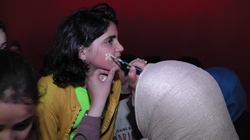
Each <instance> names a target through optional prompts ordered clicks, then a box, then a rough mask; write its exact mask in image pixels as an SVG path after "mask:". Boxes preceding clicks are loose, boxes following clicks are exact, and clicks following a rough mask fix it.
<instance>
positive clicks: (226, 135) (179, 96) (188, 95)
mask: <svg viewBox="0 0 250 140" xmlns="http://www.w3.org/2000/svg"><path fill="white" fill-rule="evenodd" d="M135 113H136V121H137V124H138V128H139V130H140V131H141V133H142V135H143V137H144V138H146V139H149V140H178V139H184V140H200V139H203V140H204V139H205V140H222V139H223V140H237V139H238V136H237V134H236V131H235V129H234V126H233V123H232V121H231V119H230V116H229V113H228V111H227V107H226V104H225V101H224V99H223V96H222V93H221V91H220V88H219V86H218V84H217V83H216V81H215V80H214V79H213V77H212V76H211V75H210V74H208V73H207V72H206V71H204V70H203V69H200V68H197V67H196V66H194V65H192V64H188V63H184V62H179V61H162V62H158V63H156V64H148V65H147V66H146V67H145V68H144V70H143V72H142V73H141V75H140V77H139V80H138V83H137V86H136V93H135Z"/></svg>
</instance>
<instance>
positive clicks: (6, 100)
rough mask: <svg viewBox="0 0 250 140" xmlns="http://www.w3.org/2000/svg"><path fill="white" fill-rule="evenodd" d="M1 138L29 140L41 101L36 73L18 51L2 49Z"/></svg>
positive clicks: (0, 82)
mask: <svg viewBox="0 0 250 140" xmlns="http://www.w3.org/2000/svg"><path fill="white" fill-rule="evenodd" d="M0 67H1V69H0V110H1V113H0V139H20V140H23V139H26V138H27V137H28V135H29V134H30V131H31V128H32V126H33V120H34V116H35V105H36V104H37V102H38V91H37V86H36V80H35V75H34V70H33V69H32V67H31V66H30V65H29V64H28V63H27V61H26V60H25V59H24V58H23V57H22V56H21V55H19V54H17V53H16V52H12V51H6V50H0Z"/></svg>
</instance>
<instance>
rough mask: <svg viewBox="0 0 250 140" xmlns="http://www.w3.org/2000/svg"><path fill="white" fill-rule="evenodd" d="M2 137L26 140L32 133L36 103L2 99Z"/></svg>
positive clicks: (0, 103)
mask: <svg viewBox="0 0 250 140" xmlns="http://www.w3.org/2000/svg"><path fill="white" fill-rule="evenodd" d="M0 110H1V112H4V113H0V139H4V140H13V139H15V140H25V139H26V138H27V136H28V135H29V133H30V130H31V128H32V124H33V116H34V114H35V105H25V104H23V103H13V102H3V101H0Z"/></svg>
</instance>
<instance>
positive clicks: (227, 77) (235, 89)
mask: <svg viewBox="0 0 250 140" xmlns="http://www.w3.org/2000/svg"><path fill="white" fill-rule="evenodd" d="M206 71H207V72H208V73H209V74H211V75H212V76H213V77H214V79H215V80H216V81H217V83H218V84H219V86H220V89H221V91H222V94H223V96H224V99H225V102H226V105H227V109H228V111H229V114H230V116H231V119H232V121H233V122H235V121H236V120H237V119H238V118H239V117H240V116H241V115H242V114H243V112H244V111H246V109H247V101H246V93H245V91H244V89H243V87H242V85H241V83H240V80H239V78H238V76H237V75H236V74H235V73H234V72H233V71H232V70H230V69H227V68H223V67H213V68H209V69H207V70H206Z"/></svg>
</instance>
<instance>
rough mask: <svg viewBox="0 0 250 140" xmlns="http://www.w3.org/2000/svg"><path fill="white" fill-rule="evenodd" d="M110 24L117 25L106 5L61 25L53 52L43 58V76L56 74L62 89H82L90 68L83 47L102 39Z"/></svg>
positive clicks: (79, 13) (86, 10)
mask: <svg viewBox="0 0 250 140" xmlns="http://www.w3.org/2000/svg"><path fill="white" fill-rule="evenodd" d="M110 22H114V23H115V24H116V25H118V21H117V19H116V13H115V11H114V10H113V9H112V8H111V7H110V6H109V5H108V4H106V3H100V4H97V5H95V6H93V7H91V8H80V9H78V10H77V11H75V12H73V13H72V14H71V15H69V16H67V17H65V18H64V19H63V20H62V22H61V23H60V24H59V27H58V29H57V32H56V37H55V41H54V45H53V48H52V50H51V51H50V52H49V53H48V54H47V55H46V56H45V57H44V62H43V67H42V69H41V70H40V73H41V74H42V75H43V76H47V75H49V74H53V80H54V83H55V84H57V85H58V86H60V87H66V86H68V85H82V84H83V83H84V81H85V78H86V75H87V72H88V71H89V65H88V63H86V62H85V61H82V60H81V59H80V58H79V49H80V47H85V48H88V47H90V45H91V44H92V43H93V41H94V40H95V39H97V38H98V37H100V36H101V35H103V34H104V33H105V32H106V31H107V29H108V27H109V25H110Z"/></svg>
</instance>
